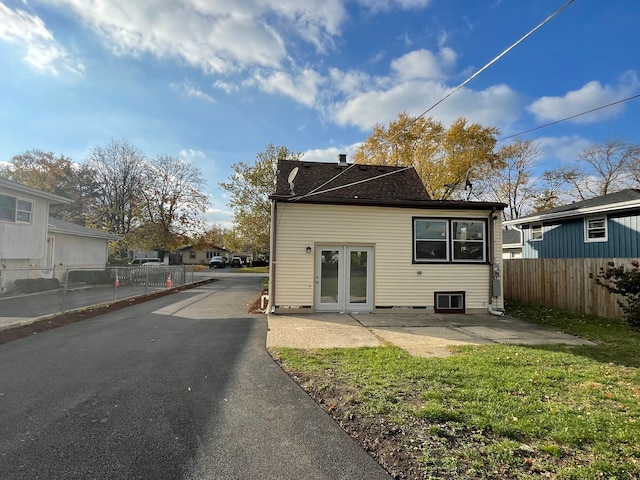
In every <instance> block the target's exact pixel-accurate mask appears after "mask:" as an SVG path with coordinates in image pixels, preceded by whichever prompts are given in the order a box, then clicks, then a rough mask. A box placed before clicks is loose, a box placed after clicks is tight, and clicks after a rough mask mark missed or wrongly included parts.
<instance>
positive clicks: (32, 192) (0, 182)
mask: <svg viewBox="0 0 640 480" xmlns="http://www.w3.org/2000/svg"><path fill="white" fill-rule="evenodd" d="M0 187H4V188H6V189H8V190H13V191H15V192H18V193H19V194H22V195H25V196H32V197H39V198H44V199H46V200H49V201H50V202H51V203H60V204H69V203H73V200H71V199H70V198H66V197H61V196H60V195H56V194H55V193H49V192H44V191H42V190H37V189H35V188H31V187H27V186H26V185H22V184H21V183H16V182H12V181H11V180H6V179H4V178H0Z"/></svg>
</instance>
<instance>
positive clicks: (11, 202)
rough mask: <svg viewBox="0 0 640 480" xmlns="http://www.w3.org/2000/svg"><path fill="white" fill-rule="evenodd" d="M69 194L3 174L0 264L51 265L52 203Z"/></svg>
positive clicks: (61, 201) (0, 186) (62, 201)
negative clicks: (60, 193) (50, 212)
mask: <svg viewBox="0 0 640 480" xmlns="http://www.w3.org/2000/svg"><path fill="white" fill-rule="evenodd" d="M69 203H71V200H70V199H68V198H64V197H61V196H59V195H54V194H52V193H47V192H43V191H41V190H36V189H35V188H31V187H27V186H25V185H22V184H19V183H16V182H12V181H10V180H7V179H4V178H0V264H1V265H2V266H4V268H29V267H41V268H51V267H52V266H53V265H54V248H53V239H52V237H51V236H50V235H49V228H48V225H49V206H50V205H52V204H69Z"/></svg>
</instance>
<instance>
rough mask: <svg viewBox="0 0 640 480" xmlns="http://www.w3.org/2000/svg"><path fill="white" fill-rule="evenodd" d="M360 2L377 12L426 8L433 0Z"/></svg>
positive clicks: (361, 0) (359, 1)
mask: <svg viewBox="0 0 640 480" xmlns="http://www.w3.org/2000/svg"><path fill="white" fill-rule="evenodd" d="M358 3H360V4H361V5H363V6H365V7H367V8H369V9H370V10H372V11H374V12H377V11H386V10H393V9H397V8H399V9H402V10H410V9H418V8H425V7H428V6H429V4H430V3H431V0H358Z"/></svg>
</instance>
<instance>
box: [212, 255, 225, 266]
mask: <svg viewBox="0 0 640 480" xmlns="http://www.w3.org/2000/svg"><path fill="white" fill-rule="evenodd" d="M226 266H227V259H226V258H224V257H213V258H212V259H211V260H209V268H224V267H226Z"/></svg>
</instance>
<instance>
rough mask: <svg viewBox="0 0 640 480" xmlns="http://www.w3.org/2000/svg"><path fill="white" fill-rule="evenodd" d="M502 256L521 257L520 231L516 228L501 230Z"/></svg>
mask: <svg viewBox="0 0 640 480" xmlns="http://www.w3.org/2000/svg"><path fill="white" fill-rule="evenodd" d="M502 258H503V259H504V260H509V259H512V258H522V232H521V231H520V230H518V229H516V228H510V229H509V230H506V229H505V230H502Z"/></svg>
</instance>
